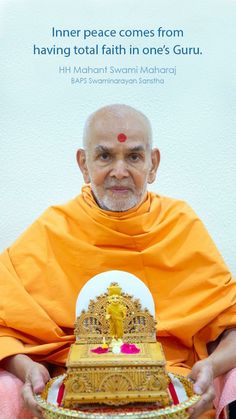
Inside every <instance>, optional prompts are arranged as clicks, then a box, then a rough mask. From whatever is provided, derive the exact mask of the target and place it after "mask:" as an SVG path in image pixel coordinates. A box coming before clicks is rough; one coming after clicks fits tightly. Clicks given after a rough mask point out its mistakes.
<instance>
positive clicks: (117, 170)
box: [110, 160, 129, 179]
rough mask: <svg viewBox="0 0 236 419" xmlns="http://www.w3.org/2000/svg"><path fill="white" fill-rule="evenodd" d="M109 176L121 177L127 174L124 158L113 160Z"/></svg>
mask: <svg viewBox="0 0 236 419" xmlns="http://www.w3.org/2000/svg"><path fill="white" fill-rule="evenodd" d="M110 176H113V177H116V178H117V179H123V178H124V177H128V176H129V171H128V169H127V163H126V162H125V161H124V160H117V161H115V162H114V164H113V167H112V170H111V171H110Z"/></svg>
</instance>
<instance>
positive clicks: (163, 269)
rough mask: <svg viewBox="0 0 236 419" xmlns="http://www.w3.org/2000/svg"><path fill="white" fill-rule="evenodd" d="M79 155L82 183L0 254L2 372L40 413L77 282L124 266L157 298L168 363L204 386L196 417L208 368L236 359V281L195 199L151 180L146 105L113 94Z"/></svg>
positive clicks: (206, 397)
mask: <svg viewBox="0 0 236 419" xmlns="http://www.w3.org/2000/svg"><path fill="white" fill-rule="evenodd" d="M77 160H78V164H79V167H80V169H81V171H82V173H83V177H84V180H85V182H86V184H89V185H87V186H85V187H83V189H82V193H81V195H80V196H78V197H77V198H75V199H74V200H72V201H70V202H69V203H67V204H66V205H63V206H55V207H52V208H50V209H48V210H47V211H46V212H45V213H44V214H43V215H42V216H41V217H40V218H39V219H38V220H37V221H36V222H35V223H34V224H33V225H32V226H31V227H30V228H29V229H28V230H27V231H26V232H25V233H24V234H23V235H22V236H21V237H20V238H19V239H18V240H17V241H16V242H15V243H14V244H13V245H12V246H11V247H10V248H9V249H8V250H7V251H5V252H4V253H3V254H2V256H1V260H0V261H1V281H2V283H3V285H2V289H1V307H0V313H1V320H0V336H1V338H0V342H1V345H0V348H1V349H0V356H1V359H2V364H1V366H2V368H3V369H4V370H5V372H4V374H7V372H6V371H8V372H10V373H12V374H14V375H15V376H17V377H18V378H19V379H21V380H22V381H23V383H24V384H23V390H22V395H23V399H24V402H25V404H26V406H27V407H28V409H30V410H31V412H32V413H33V414H34V415H37V416H38V417H41V413H40V410H39V408H38V407H37V406H36V403H35V401H34V398H33V392H36V393H37V392H40V391H41V390H42V389H43V387H44V385H45V383H46V382H47V380H48V379H49V372H48V368H50V370H52V366H55V365H59V366H60V365H61V366H62V365H64V363H65V360H66V356H67V353H68V348H69V346H70V344H71V343H72V342H73V339H74V337H73V325H74V306H75V301H76V298H77V295H78V293H79V291H80V289H81V288H82V286H83V285H84V284H85V283H86V282H87V281H88V280H89V279H90V278H92V277H93V276H95V275H97V274H98V273H101V272H105V271H109V270H123V271H128V272H130V273H133V274H134V275H136V276H137V277H139V278H140V279H141V280H142V281H144V282H145V283H146V284H147V286H148V287H149V289H150V291H151V293H152V295H153V297H154V299H155V304H156V312H157V317H158V337H159V340H160V341H161V343H162V345H163V347H164V351H165V354H166V357H167V360H168V367H169V368H170V370H172V371H178V372H181V373H183V374H190V377H191V378H192V379H193V380H194V382H195V384H194V388H195V392H196V393H199V394H201V395H202V397H201V400H200V401H199V402H198V403H197V405H196V406H195V407H194V408H193V409H192V410H191V411H190V416H191V418H192V419H193V418H196V417H199V416H200V415H201V414H202V413H203V412H206V411H208V410H209V409H210V408H211V407H212V401H213V398H214V389H213V379H214V378H215V377H217V376H219V375H221V374H224V373H225V372H227V371H229V370H231V369H232V368H234V367H235V366H236V331H235V330H234V329H233V328H234V326H235V325H236V304H235V303H236V284H235V282H234V280H233V279H232V278H231V276H230V273H229V272H228V270H227V268H226V266H225V265H224V262H223V260H222V258H221V257H220V255H219V254H218V252H217V249H216V248H215V246H214V244H213V243H212V241H211V239H210V238H209V236H208V233H207V232H206V230H205V228H204V226H203V225H202V223H201V221H200V220H199V219H198V218H197V216H196V215H195V213H194V212H193V211H192V210H191V208H189V207H188V206H187V205H186V204H185V203H184V202H182V201H176V200H174V199H170V198H166V197H162V196H159V195H156V194H154V193H150V192H148V191H147V184H148V183H152V182H154V180H155V177H156V171H157V168H158V165H159V161H160V153H159V151H158V149H156V148H153V149H152V139H151V127H150V123H149V121H148V119H147V118H146V117H145V116H144V115H143V114H142V113H141V112H139V111H137V110H135V109H133V108H131V107H129V106H125V105H111V106H107V107H104V108H101V109H99V110H98V111H97V112H95V113H94V114H92V115H91V116H90V117H89V119H88V121H87V123H86V126H85V131H84V149H80V150H78V153H77ZM209 349H210V352H209V353H210V355H209V356H208V350H209ZM213 415H214V414H213ZM205 417H213V416H211V412H208V413H205V415H204V418H205Z"/></svg>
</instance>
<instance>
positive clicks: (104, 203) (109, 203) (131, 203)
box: [96, 198, 138, 212]
mask: <svg viewBox="0 0 236 419" xmlns="http://www.w3.org/2000/svg"><path fill="white" fill-rule="evenodd" d="M96 201H97V203H98V205H99V207H100V208H102V209H104V210H106V211H113V212H124V211H128V210H130V209H131V208H134V207H135V206H136V205H137V204H138V199H134V198H127V199H124V200H122V199H119V201H118V200H117V201H115V200H114V199H109V198H104V199H102V200H98V199H96Z"/></svg>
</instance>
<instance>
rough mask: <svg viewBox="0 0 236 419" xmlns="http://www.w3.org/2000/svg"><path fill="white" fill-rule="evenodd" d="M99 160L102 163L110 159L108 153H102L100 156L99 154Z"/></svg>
mask: <svg viewBox="0 0 236 419" xmlns="http://www.w3.org/2000/svg"><path fill="white" fill-rule="evenodd" d="M99 158H100V160H102V161H107V160H109V158H110V154H109V153H102V154H100V156H99Z"/></svg>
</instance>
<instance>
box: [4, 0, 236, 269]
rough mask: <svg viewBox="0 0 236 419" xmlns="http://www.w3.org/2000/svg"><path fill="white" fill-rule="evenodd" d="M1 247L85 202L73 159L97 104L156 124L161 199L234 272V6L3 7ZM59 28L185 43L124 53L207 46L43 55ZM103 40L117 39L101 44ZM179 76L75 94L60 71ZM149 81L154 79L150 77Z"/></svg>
mask: <svg viewBox="0 0 236 419" xmlns="http://www.w3.org/2000/svg"><path fill="white" fill-rule="evenodd" d="M0 12H1V43H2V50H3V60H2V64H1V86H0V87H1V99H2V102H3V107H2V110H1V118H2V124H1V125H2V128H1V133H0V135H1V139H0V171H1V178H0V179H1V180H0V185H1V190H0V248H1V249H3V248H5V247H7V246H9V245H10V244H11V243H12V241H14V240H15V238H16V237H17V236H18V235H19V234H20V233H21V232H22V231H23V230H24V229H25V228H26V227H27V226H28V225H29V224H30V223H31V222H32V221H33V220H34V219H35V218H36V217H37V216H38V215H39V214H40V213H41V212H42V211H43V210H44V209H45V208H46V207H47V206H49V205H51V204H55V203H63V202H64V201H67V200H68V199H70V198H71V197H73V196H75V195H77V194H78V193H79V191H80V187H81V185H82V178H81V176H80V173H79V170H78V168H77V166H76V160H75V152H76V150H77V148H78V147H80V146H81V136H82V128H83V123H84V121H85V119H86V117H87V116H88V115H89V114H90V113H91V112H93V111H94V110H96V109H97V108H98V107H100V106H103V105H106V104H109V103H126V104H129V105H131V106H134V107H137V108H139V109H140V110H141V111H143V112H144V113H145V114H147V116H148V117H149V118H150V119H151V122H152V125H153V131H154V138H155V145H157V146H158V147H159V148H160V150H161V154H162V163H161V166H160V169H159V174H158V179H157V182H156V184H155V185H153V186H152V190H155V191H157V192H158V193H160V194H164V195H169V196H173V197H176V198H181V199H184V200H186V201H188V202H189V203H190V204H191V205H192V206H193V208H194V209H195V211H196V212H197V213H198V214H199V216H200V217H201V218H202V220H203V221H204V223H205V225H206V226H207V228H208V230H209V232H210V234H211V236H212V237H213V239H214V241H215V242H216V244H217V246H218V248H219V250H220V251H221V253H222V254H223V256H224V258H225V260H226V262H227V264H228V265H229V267H230V269H231V271H232V272H233V273H234V274H235V273H236V259H235V249H236V226H235V214H236V192H235V183H236V168H235V159H236V141H235V111H236V109H235V82H236V68H235V21H236V2H235V0H181V1H180V0H147V1H146V2H141V1H140V2H139V1H137V0H113V1H110V0H94V1H92V0H86V1H84V0H64V1H63V0H47V1H46V0H34V1H32V0H1V2H0ZM52 26H54V27H57V28H64V29H65V28H69V29H77V28H86V27H87V28H95V29H105V28H114V29H121V28H127V29H128V28H136V29H137V28H140V29H153V28H155V29H157V28H158V27H159V26H162V27H163V28H172V29H173V28H181V29H183V30H184V38H182V39H177V40H176V39H158V38H150V39H148V38H144V39H138V40H137V39H136V40H135V39H127V40H126V41H125V40H122V43H123V44H124V45H127V46H128V45H129V44H130V43H132V44H138V45H139V46H142V45H143V46H144V45H148V46H153V45H154V46H155V45H161V46H162V45H163V44H166V45H167V44H168V45H169V46H171V45H174V44H176V43H180V44H182V45H187V46H195V45H197V46H200V47H201V48H202V51H203V54H202V55H200V56H196V55H194V56H185V55H183V56H178V55H167V56H158V55H156V56H153V55H149V56H140V55H139V56H127V55H126V56H106V57H101V56H94V55H90V56H89V55H87V56H85V55H84V56H73V57H69V58H65V57H61V56H43V55H42V56H34V55H33V54H32V47H33V44H34V43H35V44H37V45H39V46H40V45H41V46H43V45H46V46H52V45H53V44H60V45H66V44H69V45H71V44H72V45H73V44H79V43H80V44H81V45H82V44H86V42H84V41H82V42H81V41H79V40H78V39H73V41H71V39H70V40H68V39H65V40H64V41H63V40H61V39H52V38H50V30H51V27H52ZM94 43H106V44H109V43H110V44H111V43H116V44H117V43H120V40H113V39H110V40H109V39H108V40H107V39H106V40H105V39H103V40H101V39H100V40H97V39H93V40H91V41H88V43H87V44H88V45H90V44H91V45H92V44H94ZM68 65H71V66H74V65H75V66H79V65H82V66H88V65H90V66H94V67H101V66H105V65H108V66H110V65H115V66H119V67H124V66H135V65H138V66H140V65H148V66H155V65H156V66H158V67H173V66H176V68H177V75H176V76H175V77H173V76H169V77H166V78H165V84H164V85H128V86H124V85H114V84H109V85H107V86H104V85H98V86H90V85H77V86H74V85H71V84H70V77H71V76H70V75H62V74H59V72H58V67H59V66H68ZM149 77H151V76H149Z"/></svg>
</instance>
